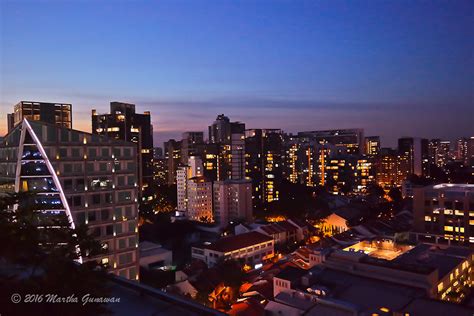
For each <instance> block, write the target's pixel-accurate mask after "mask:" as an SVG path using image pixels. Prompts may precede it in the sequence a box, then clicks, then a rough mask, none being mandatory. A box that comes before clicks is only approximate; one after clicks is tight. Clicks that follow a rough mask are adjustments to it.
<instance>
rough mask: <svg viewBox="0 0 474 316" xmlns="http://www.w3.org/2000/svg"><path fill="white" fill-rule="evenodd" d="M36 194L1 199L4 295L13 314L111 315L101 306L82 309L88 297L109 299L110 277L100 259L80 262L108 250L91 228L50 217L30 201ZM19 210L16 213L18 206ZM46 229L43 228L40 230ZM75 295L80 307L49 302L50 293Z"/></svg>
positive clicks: (0, 278)
mask: <svg viewBox="0 0 474 316" xmlns="http://www.w3.org/2000/svg"><path fill="white" fill-rule="evenodd" d="M32 197H34V196H33V195H31V194H25V193H21V194H13V195H7V196H3V197H2V198H0V240H1V241H2V247H1V248H0V262H1V265H2V266H3V267H2V269H0V271H1V272H0V283H1V284H2V286H1V287H0V297H1V298H2V302H1V304H0V305H1V306H2V310H3V311H5V314H8V315H32V314H35V315H57V314H61V315H99V314H104V313H106V312H107V310H106V308H105V306H104V305H102V304H96V303H94V304H86V305H82V303H81V298H82V296H83V295H85V294H90V296H91V297H106V296H108V291H107V288H106V285H105V284H106V273H105V269H104V267H102V266H101V265H100V264H98V263H97V262H96V261H94V260H92V261H88V262H86V263H84V264H78V263H77V262H75V261H74V260H77V259H78V258H79V257H80V256H81V257H82V258H83V259H89V258H93V257H94V256H97V255H99V254H100V253H102V252H103V251H104V250H103V249H102V247H101V246H100V244H99V243H98V242H97V241H96V240H95V239H94V238H93V237H92V236H90V235H89V234H88V233H87V227H86V226H80V227H77V228H76V229H71V228H69V224H68V223H67V219H66V218H65V217H47V216H46V215H45V214H43V213H41V212H39V210H38V209H37V208H36V207H35V206H34V204H32V203H30V201H31V200H32ZM14 205H18V208H17V209H16V210H15V211H13V206H14ZM41 227H43V228H41ZM13 293H19V294H20V295H21V296H22V297H23V298H24V297H25V294H38V295H43V297H42V302H38V303H30V304H26V303H23V304H22V303H19V304H13V303H12V302H11V301H10V297H11V295H12V294H13ZM47 294H53V295H57V297H76V299H77V300H78V303H57V304H52V303H46V297H45V296H46V295H47Z"/></svg>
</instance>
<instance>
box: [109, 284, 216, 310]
mask: <svg viewBox="0 0 474 316" xmlns="http://www.w3.org/2000/svg"><path fill="white" fill-rule="evenodd" d="M110 292H111V293H110V297H119V298H120V302H119V303H109V304H107V309H109V310H110V311H111V312H112V314H113V315H119V316H120V315H124V316H128V315H157V316H158V315H176V316H201V315H203V316H204V315H225V314H224V313H221V312H219V311H217V310H213V309H211V308H208V307H206V306H204V305H200V304H198V303H196V302H194V301H191V300H188V299H185V298H182V297H179V296H174V295H171V294H169V293H166V292H163V291H161V290H157V289H155V288H152V287H150V286H147V285H143V284H140V283H137V282H134V281H129V280H126V279H123V278H120V277H115V276H111V282H110Z"/></svg>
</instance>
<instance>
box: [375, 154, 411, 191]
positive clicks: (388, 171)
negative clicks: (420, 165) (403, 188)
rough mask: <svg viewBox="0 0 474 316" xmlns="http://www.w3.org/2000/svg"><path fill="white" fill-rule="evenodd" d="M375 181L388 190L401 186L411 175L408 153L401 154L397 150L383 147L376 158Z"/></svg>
mask: <svg viewBox="0 0 474 316" xmlns="http://www.w3.org/2000/svg"><path fill="white" fill-rule="evenodd" d="M374 164H375V181H376V183H377V184H378V185H380V186H381V187H382V188H384V189H386V190H388V189H390V188H392V187H395V186H400V185H401V184H402V181H403V180H405V179H406V178H407V177H408V176H409V175H410V170H411V166H410V161H409V158H408V156H407V155H399V154H398V153H397V151H396V150H393V149H391V148H382V149H381V151H380V155H379V156H378V157H377V158H376V159H375V163H374Z"/></svg>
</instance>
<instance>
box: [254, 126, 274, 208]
mask: <svg viewBox="0 0 474 316" xmlns="http://www.w3.org/2000/svg"><path fill="white" fill-rule="evenodd" d="M282 141H283V137H282V131H281V130H280V129H251V130H246V132H245V167H246V168H245V174H246V177H247V178H250V179H252V183H253V200H254V205H255V206H256V207H261V206H263V205H266V204H267V203H271V202H273V201H278V199H279V194H280V186H281V182H282V167H283V166H282V150H283V148H282Z"/></svg>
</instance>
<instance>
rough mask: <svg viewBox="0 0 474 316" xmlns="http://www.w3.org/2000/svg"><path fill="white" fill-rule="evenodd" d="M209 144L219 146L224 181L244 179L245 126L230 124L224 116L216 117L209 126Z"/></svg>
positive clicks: (239, 123) (236, 123)
mask: <svg viewBox="0 0 474 316" xmlns="http://www.w3.org/2000/svg"><path fill="white" fill-rule="evenodd" d="M209 143H210V144H219V145H220V148H219V151H220V156H221V157H222V161H223V165H222V168H223V169H222V170H223V173H224V175H225V177H224V178H223V179H222V180H225V179H233V180H238V179H243V178H245V124H244V123H241V122H230V120H229V118H228V117H227V116H224V114H221V115H218V116H217V118H216V120H215V121H214V123H213V124H212V125H211V126H209Z"/></svg>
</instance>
